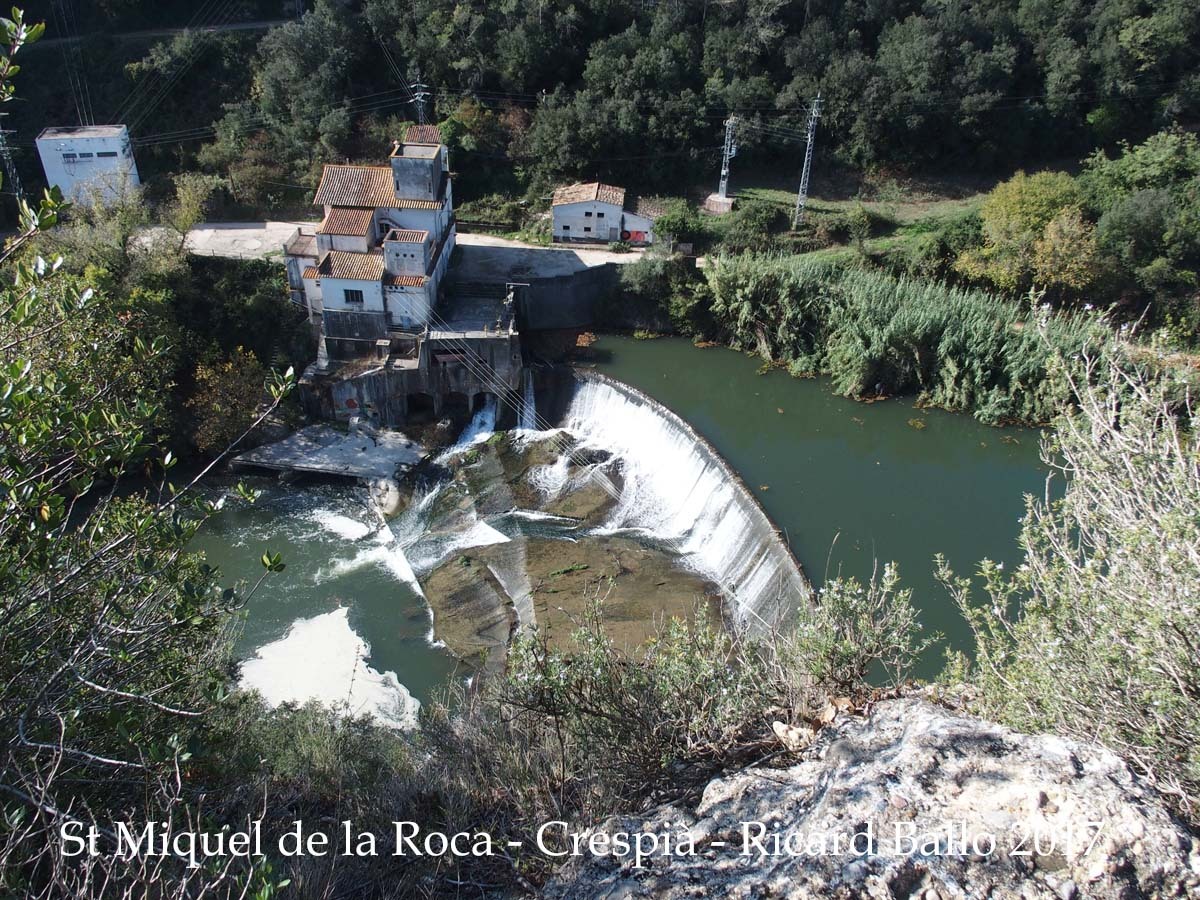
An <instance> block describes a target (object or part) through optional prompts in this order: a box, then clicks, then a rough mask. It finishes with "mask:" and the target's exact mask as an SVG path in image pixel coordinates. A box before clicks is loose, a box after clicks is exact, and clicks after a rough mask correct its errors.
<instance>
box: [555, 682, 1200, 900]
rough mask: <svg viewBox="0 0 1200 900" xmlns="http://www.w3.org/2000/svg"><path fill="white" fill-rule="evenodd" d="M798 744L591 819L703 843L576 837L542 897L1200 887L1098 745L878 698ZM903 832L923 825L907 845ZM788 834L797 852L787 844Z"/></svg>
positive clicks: (1195, 890)
mask: <svg viewBox="0 0 1200 900" xmlns="http://www.w3.org/2000/svg"><path fill="white" fill-rule="evenodd" d="M804 755H805V756H806V757H807V758H806V759H805V760H804V761H803V762H801V763H800V764H798V765H795V766H792V767H791V768H786V769H748V770H746V771H743V772H739V773H737V774H733V775H729V776H727V777H724V778H721V779H718V780H715V781H713V782H711V783H710V784H709V785H708V787H707V788H706V789H705V791H704V796H703V799H702V801H701V802H700V804H699V806H698V807H697V808H696V809H695V810H688V809H683V808H680V807H679V806H664V807H660V808H658V809H655V810H653V811H651V812H650V813H648V814H647V815H646V816H645V817H639V818H632V819H611V820H609V821H608V822H606V823H604V825H603V826H601V827H600V828H599V829H597V831H602V832H607V833H609V834H610V835H613V834H615V833H617V832H621V831H626V832H629V833H630V834H631V839H632V840H636V835H637V834H638V833H640V832H641V833H658V834H671V835H679V834H681V833H686V834H687V835H688V836H689V837H690V838H691V839H692V840H693V841H694V842H695V847H696V849H695V851H694V853H693V854H691V855H683V856H670V857H664V856H662V855H658V856H654V857H651V858H647V859H644V860H643V863H644V865H643V867H642V868H636V867H635V866H634V865H633V857H632V856H626V857H625V858H624V859H618V858H616V857H613V856H611V855H609V856H597V857H594V856H592V855H591V854H590V853H587V852H586V851H585V853H584V854H583V855H581V856H579V857H576V858H574V859H572V860H571V861H570V862H569V863H568V865H567V866H566V867H565V868H564V869H562V870H561V871H560V873H559V874H558V875H557V876H556V878H555V879H554V881H553V882H552V883H551V884H550V885H549V886H548V887H547V890H546V892H545V895H546V896H547V897H552V898H563V900H565V898H572V900H585V898H596V900H600V898H605V900H625V898H633V897H654V898H661V900H676V898H680V900H682V898H700V897H732V898H739V897H744V898H768V897H794V898H825V897H835V898H837V897H840V898H857V897H869V898H881V900H882V898H892V897H898V898H908V897H915V898H922V900H936V898H943V900H945V898H952V897H954V898H957V897H972V898H974V897H987V898H995V900H1000V898H1022V900H1026V898H1035V897H1036V898H1041V897H1045V898H1055V900H1072V898H1081V900H1082V898H1093V897H1095V898H1134V897H1200V840H1197V839H1196V838H1195V837H1194V836H1193V835H1191V834H1189V833H1188V831H1187V829H1185V828H1184V827H1183V826H1182V825H1181V824H1180V823H1179V822H1177V821H1176V820H1174V819H1172V817H1171V816H1170V815H1169V814H1168V813H1167V812H1166V811H1165V809H1164V807H1163V805H1162V803H1161V801H1160V800H1158V799H1157V798H1156V797H1155V795H1154V794H1153V793H1152V792H1151V791H1150V790H1149V789H1147V788H1146V787H1145V786H1144V785H1143V784H1142V783H1141V782H1140V781H1139V780H1138V779H1137V778H1136V777H1135V776H1134V775H1133V774H1132V773H1131V772H1130V770H1129V769H1128V768H1127V767H1126V766H1125V765H1124V763H1122V762H1121V760H1120V759H1118V758H1117V757H1116V756H1115V755H1114V754H1112V753H1110V752H1108V751H1106V750H1103V749H1100V748H1097V747H1093V746H1086V745H1081V744H1077V743H1074V742H1072V741H1067V740H1063V739H1061V738H1057V737H1053V736H1046V735H1042V736H1029V735H1023V734H1019V733H1017V732H1014V731H1011V730H1009V729H1007V728H1003V727H1001V726H999V725H995V724H991V723H987V722H982V721H980V720H978V719H974V718H970V717H967V716H962V715H958V714H955V713H953V712H950V711H948V710H946V709H943V708H942V707H939V706H935V705H933V704H931V703H928V702H925V701H923V700H918V699H914V698H909V699H903V700H889V701H885V702H881V703H878V704H876V705H875V706H874V707H873V708H872V709H871V710H870V713H869V716H868V717H867V718H859V717H841V718H839V719H838V720H836V721H835V722H834V723H833V724H832V725H830V726H829V727H827V728H825V729H823V730H822V731H821V732H820V734H819V736H818V739H817V741H816V742H815V743H814V744H813V746H812V747H810V748H809V749H808V751H806V753H805V754H804ZM743 822H750V823H762V824H763V826H765V828H764V831H765V837H764V839H763V841H762V843H763V845H764V846H765V847H766V848H767V849H768V850H770V849H772V847H773V841H774V838H773V837H772V835H778V840H779V841H780V846H781V850H780V852H779V853H778V854H773V855H768V856H766V857H761V856H760V855H759V854H758V853H757V847H755V846H753V845H752V849H754V850H755V852H754V853H753V854H752V855H751V856H743V855H741V851H742V849H743V847H744V846H745V841H744V831H743V825H742V823H743ZM748 827H749V829H750V832H751V833H752V834H757V833H758V831H759V828H758V826H756V825H751V826H748ZM1097 831H1098V834H1097ZM855 833H858V834H859V835H860V837H859V838H858V843H859V846H860V848H861V847H863V846H865V844H866V840H867V839H866V838H865V837H863V836H862V835H866V834H869V835H871V836H872V838H873V843H872V846H871V850H872V851H873V852H871V853H866V854H859V853H855V852H853V851H852V850H848V849H846V848H847V846H848V844H849V841H850V839H851V837H852V836H853V835H854V834H855ZM913 835H917V836H921V835H928V836H929V837H928V840H927V841H921V842H920V844H919V845H918V846H917V847H916V848H915V852H906V851H910V850H913V849H914V848H913V847H912V837H911V836H913ZM989 835H990V836H992V837H993V838H994V841H995V847H994V849H992V850H990V852H989V851H988V841H987V836H989ZM839 838H840V842H841V846H839ZM918 840H919V838H918ZM721 842H724V843H725V845H726V846H724V847H722V846H720V844H721ZM789 842H790V844H791V846H792V847H793V848H794V849H797V850H798V852H799V853H800V854H801V855H790V854H789V853H788V852H787V845H788V843H789ZM806 849H808V850H812V851H816V852H813V853H810V854H805V852H804V851H805V850H806Z"/></svg>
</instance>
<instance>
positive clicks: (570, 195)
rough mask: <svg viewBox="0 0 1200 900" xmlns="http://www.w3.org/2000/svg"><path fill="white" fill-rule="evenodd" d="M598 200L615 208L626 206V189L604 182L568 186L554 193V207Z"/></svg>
mask: <svg viewBox="0 0 1200 900" xmlns="http://www.w3.org/2000/svg"><path fill="white" fill-rule="evenodd" d="M589 200H596V201H599V202H600V203H611V204H613V205H614V206H624V205H625V188H622V187H614V186H613V185H611V184H605V183H604V182H602V181H592V182H589V183H587V184H568V185H566V186H565V187H560V188H558V189H557V190H556V191H555V192H554V200H553V201H552V202H551V205H552V206H562V205H563V204H565V203H586V202H588V201H589Z"/></svg>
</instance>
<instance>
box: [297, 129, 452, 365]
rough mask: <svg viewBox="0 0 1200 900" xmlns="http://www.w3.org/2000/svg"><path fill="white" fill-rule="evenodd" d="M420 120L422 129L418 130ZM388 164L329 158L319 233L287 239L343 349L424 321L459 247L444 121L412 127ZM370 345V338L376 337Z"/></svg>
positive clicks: (306, 288)
mask: <svg viewBox="0 0 1200 900" xmlns="http://www.w3.org/2000/svg"><path fill="white" fill-rule="evenodd" d="M418 129H419V130H418ZM388 163H389V164H388V165H386V166H350V165H328V166H326V167H325V170H324V172H323V174H322V176H321V184H320V186H319V187H318V188H317V194H316V197H315V198H314V202H315V203H317V204H319V205H321V206H323V207H324V208H325V218H324V220H323V221H322V222H321V224H320V226H319V227H318V228H317V230H316V232H315V233H312V234H305V233H304V232H302V231H297V233H296V234H295V235H293V236H292V238H291V240H289V241H288V242H287V244H285V245H284V254H285V256H286V259H287V270H288V282H289V284H290V286H291V288H292V291H293V293H294V296H295V297H296V299H297V300H302V301H303V302H304V304H305V305H306V306H307V307H308V310H309V312H310V314H311V315H312V316H314V317H316V316H320V317H321V320H322V322H321V324H322V326H323V329H324V334H325V337H326V338H327V339H329V340H331V341H335V342H337V343H336V344H335V346H336V347H337V348H338V354H339V355H342V356H346V355H354V351H352V350H351V349H348V347H352V346H354V345H355V343H356V342H357V344H361V345H362V346H361V347H360V348H359V350H358V352H365V351H367V350H369V349H373V347H374V346H375V345H376V344H377V343H378V342H379V341H380V340H383V339H386V338H387V337H388V335H389V333H392V332H417V331H421V330H422V329H424V328H425V327H426V326H427V325H428V324H429V323H430V320H431V318H432V315H433V311H434V309H435V307H436V305H437V300H438V289H439V286H440V285H441V281H442V276H443V275H444V274H445V272H446V266H447V265H448V263H449V261H450V254H451V252H452V251H453V250H454V242H455V229H454V199H453V195H452V192H451V187H450V175H449V171H448V168H447V165H446V148H445V146H444V145H443V144H442V143H441V136H440V134H439V133H438V132H437V129H436V128H433V127H431V126H417V127H414V128H411V129H409V131H408V133H407V134H405V140H404V141H397V142H396V144H395V145H394V147H393V150H392V155H391V158H390V159H389V161H388ZM368 345H369V346H368Z"/></svg>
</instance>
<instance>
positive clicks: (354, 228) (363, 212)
mask: <svg viewBox="0 0 1200 900" xmlns="http://www.w3.org/2000/svg"><path fill="white" fill-rule="evenodd" d="M374 218H375V212H374V210H370V209H346V208H344V207H336V206H335V207H334V208H333V209H331V210H330V211H329V215H327V216H326V217H325V221H324V222H322V223H321V227H320V229H318V230H319V233H320V234H341V235H352V236H354V237H364V236H365V235H366V234H367V233H368V232H370V230H371V221H372V220H373V219H374Z"/></svg>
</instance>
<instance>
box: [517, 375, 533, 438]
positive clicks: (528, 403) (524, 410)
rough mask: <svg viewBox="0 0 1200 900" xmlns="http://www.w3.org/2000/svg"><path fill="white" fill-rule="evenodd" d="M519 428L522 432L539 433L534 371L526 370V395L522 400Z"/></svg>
mask: <svg viewBox="0 0 1200 900" xmlns="http://www.w3.org/2000/svg"><path fill="white" fill-rule="evenodd" d="M518 426H519V427H520V428H521V430H522V431H537V430H538V425H537V402H536V400H535V399H534V396H533V370H531V369H526V370H525V394H524V396H523V397H522V399H521V421H520V422H519V423H518Z"/></svg>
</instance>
